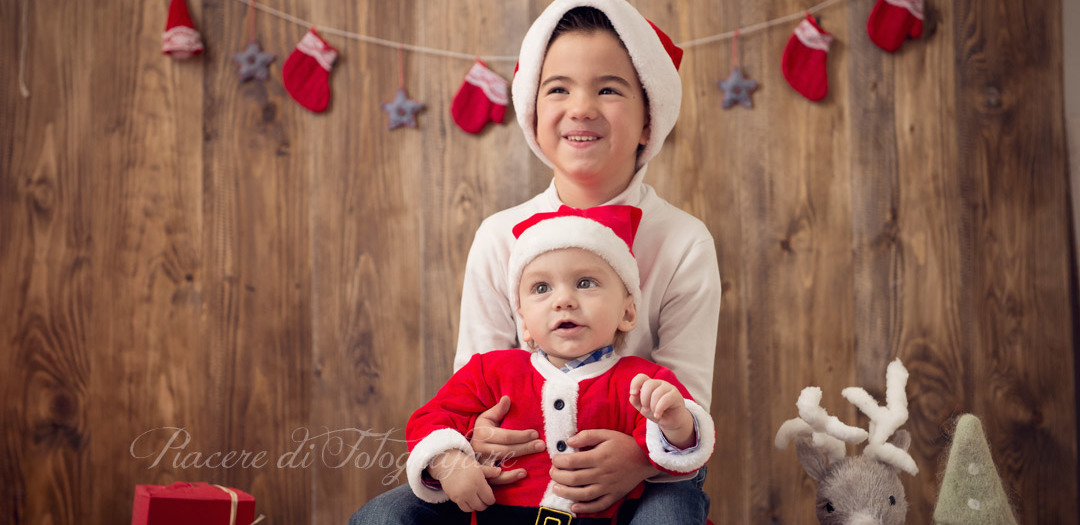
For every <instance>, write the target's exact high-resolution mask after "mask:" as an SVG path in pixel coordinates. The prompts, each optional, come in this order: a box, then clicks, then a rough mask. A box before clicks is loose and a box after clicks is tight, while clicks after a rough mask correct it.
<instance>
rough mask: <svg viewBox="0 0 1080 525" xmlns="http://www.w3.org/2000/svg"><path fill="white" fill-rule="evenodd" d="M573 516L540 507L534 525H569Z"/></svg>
mask: <svg viewBox="0 0 1080 525" xmlns="http://www.w3.org/2000/svg"><path fill="white" fill-rule="evenodd" d="M573 519H574V515H573V514H570V513H569V512H563V511H561V510H558V509H553V508H551V507H540V512H537V513H536V525H570V523H571V522H572V520H573Z"/></svg>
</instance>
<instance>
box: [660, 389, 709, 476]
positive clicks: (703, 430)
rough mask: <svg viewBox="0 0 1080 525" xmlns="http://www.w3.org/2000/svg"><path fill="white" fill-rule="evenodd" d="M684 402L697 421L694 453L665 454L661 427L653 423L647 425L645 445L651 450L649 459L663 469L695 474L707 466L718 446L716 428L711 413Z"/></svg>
mask: <svg viewBox="0 0 1080 525" xmlns="http://www.w3.org/2000/svg"><path fill="white" fill-rule="evenodd" d="M683 401H684V402H685V403H686V408H687V409H688V410H689V411H690V413H691V414H692V415H693V416H694V419H696V420H697V431H698V435H697V438H698V446H697V448H696V449H695V450H694V451H693V452H687V453H679V452H665V451H664V444H663V441H662V440H661V439H660V437H661V430H660V427H659V426H658V425H657V424H656V423H653V422H652V421H647V422H646V423H645V445H646V446H647V447H648V448H649V459H651V460H652V461H653V462H654V463H656V464H657V465H659V466H660V467H662V468H665V469H667V470H670V471H672V472H678V473H680V474H684V473H688V472H693V471H695V470H697V469H699V468H701V467H703V466H705V463H707V462H708V461H709V458H710V457H711V456H712V452H713V447H714V446H715V445H716V428H715V427H714V426H713V420H712V416H710V415H709V411H708V410H705V409H704V408H701V405H699V404H697V403H695V402H693V401H691V400H689V399H684V400H683Z"/></svg>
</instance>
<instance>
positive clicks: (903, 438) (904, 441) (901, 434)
mask: <svg viewBox="0 0 1080 525" xmlns="http://www.w3.org/2000/svg"><path fill="white" fill-rule="evenodd" d="M889 443H892V444H893V446H895V447H896V448H898V449H900V450H903V451H904V452H907V449H908V447H910V446H911V434H910V433H908V431H907V430H897V431H896V432H895V433H894V434H893V435H892V437H891V438H889Z"/></svg>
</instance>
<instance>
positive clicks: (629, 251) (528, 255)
mask: <svg viewBox="0 0 1080 525" xmlns="http://www.w3.org/2000/svg"><path fill="white" fill-rule="evenodd" d="M640 222H641V210H640V209H638V208H635V207H633V206H624V205H608V206H597V207H595V208H588V209H585V210H579V209H577V208H571V207H569V206H565V205H564V206H562V207H560V208H559V211H556V212H549V213H537V214H536V215H533V216H532V217H529V218H528V219H525V220H524V221H521V222H520V223H518V224H517V226H514V237H517V241H515V242H514V246H513V248H511V250H510V265H509V271H508V273H507V280H508V283H509V291H510V304H511V305H513V307H514V308H515V309H517V308H518V307H519V306H520V304H519V303H518V301H519V298H518V286H519V285H520V284H521V274H522V273H523V272H524V271H525V266H527V265H528V264H529V262H530V261H532V260H533V259H535V258H536V257H538V256H540V255H541V254H544V253H547V252H550V251H552V250H561V249H565V248H581V249H583V250H588V251H590V252H592V253H595V254H596V255H598V256H600V258H602V259H604V261H606V262H607V263H608V264H609V265H611V268H612V269H613V270H615V273H616V274H618V275H619V277H620V278H621V279H622V281H623V284H625V285H626V290H627V291H628V292H629V293H630V295H631V296H633V298H634V303H635V304H641V284H640V278H639V277H638V266H637V261H636V260H634V252H633V246H634V235H635V234H636V233H637V228H638V223H640Z"/></svg>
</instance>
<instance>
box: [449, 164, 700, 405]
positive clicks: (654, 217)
mask: <svg viewBox="0 0 1080 525" xmlns="http://www.w3.org/2000/svg"><path fill="white" fill-rule="evenodd" d="M645 169H646V168H645V167H642V168H641V170H639V171H638V172H637V173H636V174H635V175H634V178H633V180H632V181H631V183H630V185H629V186H627V188H626V190H624V191H623V192H622V193H620V194H619V195H618V196H616V197H615V198H614V199H612V200H611V201H608V202H606V203H604V204H627V205H630V206H636V207H638V208H641V210H642V218H641V224H640V225H639V226H638V231H637V236H636V238H635V240H634V246H633V251H634V257H635V258H636V259H637V263H638V269H639V271H640V275H641V296H642V297H641V304H638V305H637V311H638V319H637V327H636V328H634V330H633V331H632V332H631V333H630V334H629V336H628V337H627V338H626V342H625V345H626V346H625V347H624V348H622V349H620V353H621V354H623V355H636V356H639V357H642V358H644V359H648V360H650V361H653V362H655V363H657V364H660V365H663V366H665V367H667V368H669V369H671V370H672V371H673V372H675V375H676V376H677V377H678V378H679V380H680V381H682V383H683V384H684V385H685V386H686V388H687V390H689V391H690V394H691V395H692V396H693V397H694V399H695V400H697V402H698V403H699V404H700V405H701V406H702V407H703V408H705V410H709V406H710V403H711V401H712V376H713V361H714V358H715V352H716V334H717V327H718V322H719V315H720V270H719V266H718V265H717V260H716V247H715V245H714V244H713V238H712V235H711V234H710V233H709V230H708V229H707V228H706V227H705V224H704V223H702V222H701V221H700V220H698V219H697V218H696V217H694V216H692V215H690V214H688V213H686V212H684V211H682V210H681V209H679V208H677V207H675V206H673V205H671V204H670V203H668V202H667V201H665V200H664V199H662V198H660V196H658V195H657V194H656V191H655V190H653V188H652V187H651V186H649V185H647V184H644V183H643V182H642V179H643V177H644V173H645ZM562 205H563V203H562V201H560V200H559V196H558V192H557V191H556V189H555V183H554V181H552V183H551V185H550V186H549V187H548V189H547V190H546V191H544V192H543V193H541V194H539V195H537V196H536V197H533V198H532V199H530V200H528V201H526V202H524V203H522V204H520V205H518V206H515V207H513V208H508V209H506V210H503V211H500V212H498V213H495V214H493V215H491V216H490V217H488V218H486V219H484V221H483V222H482V223H481V224H480V227H479V228H478V229H477V231H476V236H475V238H474V239H473V244H472V248H471V249H470V250H469V257H468V260H467V262H466V264H465V282H464V285H463V289H462V297H461V318H460V322H459V325H458V346H457V354H456V356H455V357H454V370H455V371H456V370H458V369H460V368H461V367H463V366H465V364H466V363H468V362H469V359H470V358H471V357H472V356H473V354H477V353H482V352H488V351H491V350H502V349H507V348H519V347H520V345H519V344H518V341H519V337H518V330H517V327H518V317H517V314H516V312H515V308H513V307H512V306H511V305H510V300H509V293H508V290H507V286H508V279H507V275H506V274H507V268H508V262H509V260H510V248H511V247H512V246H513V243H514V234H513V232H512V229H513V227H514V225H515V224H517V223H519V222H521V221H523V220H525V219H526V218H528V217H530V216H532V215H533V214H535V213H539V212H551V211H555V210H557V209H558V208H559V206H562Z"/></svg>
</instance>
